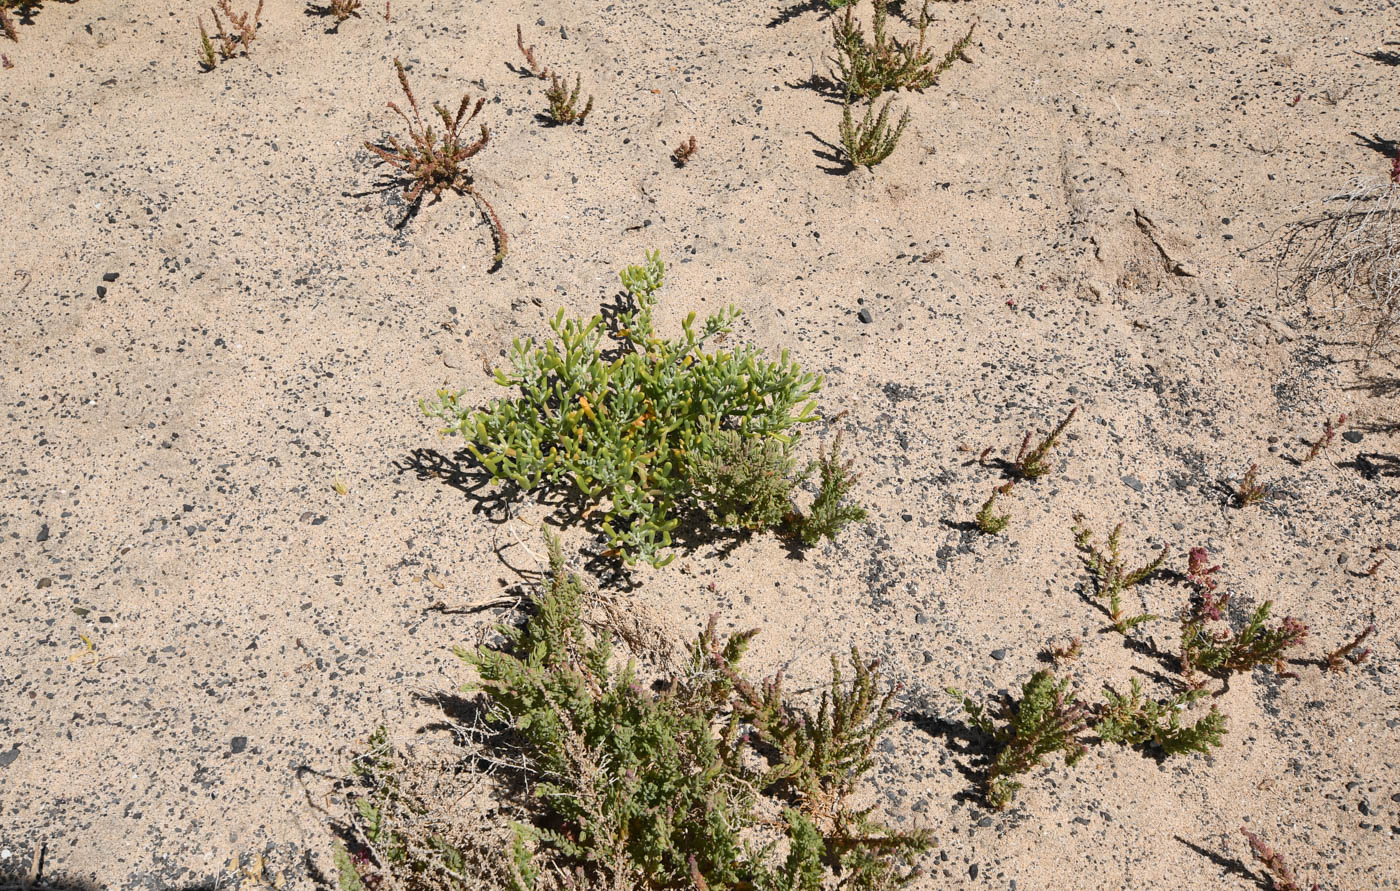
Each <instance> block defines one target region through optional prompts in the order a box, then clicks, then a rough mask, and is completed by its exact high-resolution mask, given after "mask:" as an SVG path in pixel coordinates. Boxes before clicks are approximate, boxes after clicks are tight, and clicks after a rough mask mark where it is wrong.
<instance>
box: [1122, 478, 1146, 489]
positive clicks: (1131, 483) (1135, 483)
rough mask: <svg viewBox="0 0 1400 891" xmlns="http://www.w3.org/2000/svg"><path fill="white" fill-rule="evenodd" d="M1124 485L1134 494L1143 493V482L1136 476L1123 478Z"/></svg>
mask: <svg viewBox="0 0 1400 891" xmlns="http://www.w3.org/2000/svg"><path fill="white" fill-rule="evenodd" d="M1123 485H1125V486H1127V487H1128V488H1129V489H1132V490H1133V491H1134V492H1141V491H1142V480H1140V479H1138V478H1137V477H1135V476H1125V477H1123Z"/></svg>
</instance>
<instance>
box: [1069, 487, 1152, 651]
mask: <svg viewBox="0 0 1400 891" xmlns="http://www.w3.org/2000/svg"><path fill="white" fill-rule="evenodd" d="M1123 525H1124V524H1122V523H1119V524H1118V525H1117V526H1114V527H1113V531H1112V532H1110V533H1109V534H1108V544H1107V550H1099V548H1098V547H1097V546H1096V545H1095V544H1094V534H1093V532H1091V531H1090V530H1089V529H1088V528H1087V527H1086V526H1084V516H1083V515H1082V514H1075V516H1074V543H1075V544H1076V545H1077V546H1078V547H1079V550H1080V551H1081V553H1082V554H1083V558H1084V565H1085V566H1087V567H1088V568H1089V571H1090V572H1092V573H1093V575H1094V582H1095V587H1096V594H1097V596H1098V597H1099V598H1100V599H1101V600H1107V601H1108V607H1107V612H1108V617H1109V620H1110V621H1112V622H1113V628H1114V630H1116V631H1117V632H1118V633H1119V634H1122V635H1125V636H1126V635H1127V634H1129V633H1130V632H1131V631H1132V630H1133V628H1135V627H1137V626H1138V625H1141V624H1142V623H1143V622H1148V621H1151V620H1152V619H1155V618H1157V617H1156V616H1154V615H1151V614H1149V613H1143V614H1141V615H1137V616H1126V615H1124V614H1123V593H1124V592H1125V591H1127V590H1128V589H1129V588H1131V587H1133V586H1134V585H1136V584H1138V583H1140V582H1143V581H1146V580H1147V579H1148V578H1150V577H1151V576H1152V574H1153V573H1155V572H1156V571H1157V570H1158V569H1160V568H1161V567H1162V563H1163V562H1165V561H1166V559H1167V555H1168V554H1169V553H1171V546H1170V545H1162V552H1161V553H1160V554H1158V555H1157V557H1156V558H1155V559H1154V560H1152V562H1150V563H1147V564H1145V565H1143V566H1140V567H1138V568H1136V569H1131V570H1130V569H1129V568H1128V564H1127V563H1125V562H1124V560H1123V555H1122V554H1121V553H1120V551H1119V544H1118V543H1119V539H1120V537H1121V536H1122V534H1123Z"/></svg>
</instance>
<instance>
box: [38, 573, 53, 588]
mask: <svg viewBox="0 0 1400 891" xmlns="http://www.w3.org/2000/svg"><path fill="white" fill-rule="evenodd" d="M37 587H39V588H41V589H42V588H50V587H53V579H52V578H50V577H49V576H44V577H43V578H41V579H39V584H38V586H37Z"/></svg>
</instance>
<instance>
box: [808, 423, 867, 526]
mask: <svg viewBox="0 0 1400 891" xmlns="http://www.w3.org/2000/svg"><path fill="white" fill-rule="evenodd" d="M851 463H852V462H850V461H842V460H841V435H840V434H839V433H838V434H837V435H836V439H834V440H833V441H832V443H831V449H830V451H821V450H819V451H818V453H817V460H816V461H814V462H812V464H811V465H809V466H808V468H807V473H809V474H810V473H812V472H814V471H815V472H816V474H817V478H818V486H817V496H816V498H814V499H812V506H811V508H810V509H809V510H808V511H807V513H805V514H800V515H796V516H795V517H794V518H793V523H794V524H795V525H796V527H797V533H798V535H800V536H801V538H802V541H803V542H804V543H806V544H808V545H814V544H816V543H817V542H818V541H820V540H821V539H823V538H825V539H827V540H828V541H830V540H834V539H835V538H836V535H837V533H839V532H840V531H841V530H842V529H844V528H845V527H846V526H848V525H850V524H851V523H859V522H860V521H861V520H863V519H865V508H863V507H861V506H860V505H858V504H854V503H852V502H851V501H850V500H849V496H850V493H851V489H853V488H854V487H855V484H856V482H857V479H858V478H857V476H856V475H855V474H853V473H851Z"/></svg>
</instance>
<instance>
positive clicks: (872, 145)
mask: <svg viewBox="0 0 1400 891" xmlns="http://www.w3.org/2000/svg"><path fill="white" fill-rule="evenodd" d="M893 102H894V100H893V99H887V100H885V104H884V106H883V107H882V108H881V109H880V114H879V115H878V116H876V115H875V103H874V102H871V103H870V104H869V105H868V106H866V109H865V116H864V117H863V118H861V121H860V124H856V123H855V119H854V118H853V117H851V97H850V96H847V97H846V102H845V104H844V105H843V106H842V107H841V129H840V135H841V148H842V149H844V150H845V152H846V158H847V160H849V161H850V163H851V166H852V167H867V168H868V167H874V166H875V165H876V164H879V163H880V162H881V161H883V160H885V159H886V158H888V157H889V156H890V153H891V152H893V151H894V150H895V147H896V146H897V145H899V137H900V136H903V135H904V128H905V127H907V126H909V120H910V116H909V109H907V108H906V109H904V113H903V114H902V115H900V117H899V123H897V124H895V125H894V126H893V127H891V126H890V105H891V104H892V103H893Z"/></svg>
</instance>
